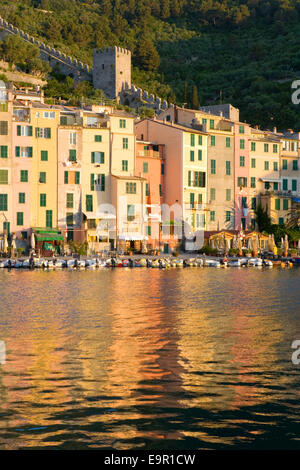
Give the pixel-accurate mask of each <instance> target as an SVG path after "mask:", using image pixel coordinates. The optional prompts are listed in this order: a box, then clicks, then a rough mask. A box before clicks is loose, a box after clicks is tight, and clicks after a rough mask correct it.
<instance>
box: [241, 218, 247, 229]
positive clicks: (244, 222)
mask: <svg viewBox="0 0 300 470" xmlns="http://www.w3.org/2000/svg"><path fill="white" fill-rule="evenodd" d="M241 224H242V230H246V219H245V217H242V218H241Z"/></svg>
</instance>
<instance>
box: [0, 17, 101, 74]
mask: <svg viewBox="0 0 300 470" xmlns="http://www.w3.org/2000/svg"><path fill="white" fill-rule="evenodd" d="M1 28H2V33H0V37H2V38H3V37H4V36H5V35H6V34H14V35H16V36H19V37H20V38H22V39H23V40H24V41H27V42H29V43H31V44H33V45H35V46H38V47H39V49H40V55H41V59H42V60H45V61H47V62H49V64H50V65H51V67H55V66H58V67H59V70H60V72H61V73H63V74H65V75H71V74H72V75H73V77H74V79H75V81H81V80H91V79H92V74H93V69H92V68H90V67H89V65H87V64H83V63H82V62H79V61H78V60H77V59H73V58H72V57H70V56H67V55H66V54H64V53H63V52H60V51H58V50H57V49H54V48H53V47H51V46H49V45H47V44H45V43H43V42H41V41H39V40H38V39H36V38H34V37H33V36H30V35H29V34H28V33H24V31H22V29H19V28H16V27H15V26H13V25H12V24H9V23H8V22H7V21H5V20H4V19H3V18H1V17H0V29H1Z"/></svg>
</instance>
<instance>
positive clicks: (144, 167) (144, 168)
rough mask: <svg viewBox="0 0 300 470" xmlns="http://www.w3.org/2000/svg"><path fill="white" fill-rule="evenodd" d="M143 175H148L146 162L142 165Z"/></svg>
mask: <svg viewBox="0 0 300 470" xmlns="http://www.w3.org/2000/svg"><path fill="white" fill-rule="evenodd" d="M143 173H148V163H147V162H144V163H143Z"/></svg>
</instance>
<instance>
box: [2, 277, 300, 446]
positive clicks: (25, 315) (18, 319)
mask: <svg viewBox="0 0 300 470" xmlns="http://www.w3.org/2000/svg"><path fill="white" fill-rule="evenodd" d="M0 281H1V282H2V285H5V289H4V290H3V293H2V297H1V300H0V302H1V309H0V312H1V313H0V335H1V339H2V340H3V341H5V344H6V349H7V355H6V363H5V364H3V363H2V365H0V416H1V418H2V419H1V422H0V446H1V448H10V449H13V448H23V447H27V448H28V447H44V448H47V447H48V448H57V447H61V448H86V447H90V448H93V447H95V448H99V447H110V448H120V449H126V448H138V447H141V448H167V447H169V448H173V449H174V448H175V449H176V448H177V449H181V448H220V447H226V446H228V445H229V446H237V447H239V446H243V447H245V446H247V445H252V446H253V443H255V445H256V446H257V447H259V446H263V445H267V444H266V443H269V446H272V445H273V442H275V441H276V439H277V438H278V436H277V437H276V439H275V441H274V426H277V434H278V432H279V436H280V437H279V440H280V442H281V445H283V446H286V447H288V446H293V445H296V443H297V441H296V439H297V437H296V436H297V433H299V430H300V429H299V406H298V392H297V391H296V390H297V386H298V385H299V372H298V369H297V368H296V367H295V366H293V364H291V361H290V356H291V351H290V350H289V348H290V344H291V341H292V340H293V339H297V333H298V336H299V338H300V331H299V327H298V324H299V322H298V321H297V320H298V318H297V316H298V311H299V296H298V291H297V288H295V287H299V281H300V270H291V271H283V270H276V269H274V270H273V271H264V270H255V269H253V270H252V271H251V270H246V269H236V270H235V269H232V270H230V269H228V270H221V271H220V270H214V269H211V270H210V269H195V270H193V269H184V270H170V271H160V270H144V269H135V270H130V269H128V270H127V269H115V270H102V271H98V272H89V271H87V272H68V271H61V272H7V271H5V272H1V273H0ZM288 420H289V421H288ZM287 423H289V424H287ZM291 423H293V426H291V428H289V427H288V426H290V425H291ZM287 435H288V437H287Z"/></svg>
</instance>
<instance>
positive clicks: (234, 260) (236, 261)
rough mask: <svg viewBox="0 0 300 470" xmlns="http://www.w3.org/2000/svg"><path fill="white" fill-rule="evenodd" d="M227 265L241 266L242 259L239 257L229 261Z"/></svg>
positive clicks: (232, 266)
mask: <svg viewBox="0 0 300 470" xmlns="http://www.w3.org/2000/svg"><path fill="white" fill-rule="evenodd" d="M227 266H228V267H231V268H239V267H240V266H241V261H240V260H239V259H233V260H230V261H228V263H227Z"/></svg>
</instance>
